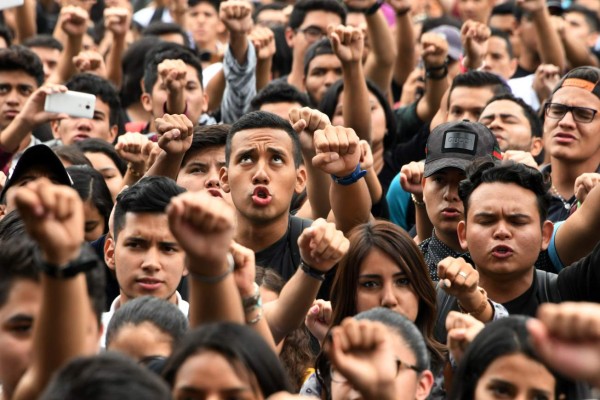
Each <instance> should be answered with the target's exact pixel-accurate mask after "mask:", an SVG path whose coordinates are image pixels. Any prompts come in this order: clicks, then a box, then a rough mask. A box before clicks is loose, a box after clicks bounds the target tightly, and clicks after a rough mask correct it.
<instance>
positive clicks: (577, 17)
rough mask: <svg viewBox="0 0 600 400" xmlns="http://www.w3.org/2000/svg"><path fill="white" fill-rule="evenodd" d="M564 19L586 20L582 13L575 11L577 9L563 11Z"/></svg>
mask: <svg viewBox="0 0 600 400" xmlns="http://www.w3.org/2000/svg"><path fill="white" fill-rule="evenodd" d="M564 19H565V20H567V21H577V22H586V21H585V15H583V14H582V13H580V12H577V11H571V12H568V13H565V15H564Z"/></svg>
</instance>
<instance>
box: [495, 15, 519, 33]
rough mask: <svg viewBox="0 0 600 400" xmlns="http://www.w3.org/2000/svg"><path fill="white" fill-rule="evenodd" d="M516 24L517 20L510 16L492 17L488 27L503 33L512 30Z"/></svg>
mask: <svg viewBox="0 0 600 400" xmlns="http://www.w3.org/2000/svg"><path fill="white" fill-rule="evenodd" d="M516 22H517V19H516V18H515V16H514V15H512V14H504V15H492V16H491V17H490V22H489V26H491V27H493V28H498V29H500V30H503V31H505V30H508V29H511V28H513V27H514V24H515V23H516Z"/></svg>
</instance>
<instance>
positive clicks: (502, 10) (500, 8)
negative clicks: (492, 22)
mask: <svg viewBox="0 0 600 400" xmlns="http://www.w3.org/2000/svg"><path fill="white" fill-rule="evenodd" d="M521 14H522V11H521V8H520V7H517V6H516V5H515V2H514V1H506V2H504V3H500V4H498V5H497V6H494V8H492V14H491V15H490V18H491V17H493V16H494V15H512V16H514V17H515V20H517V21H519V20H521Z"/></svg>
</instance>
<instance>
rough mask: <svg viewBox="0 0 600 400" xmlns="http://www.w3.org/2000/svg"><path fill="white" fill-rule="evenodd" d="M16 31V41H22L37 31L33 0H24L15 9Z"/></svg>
mask: <svg viewBox="0 0 600 400" xmlns="http://www.w3.org/2000/svg"><path fill="white" fill-rule="evenodd" d="M16 16H17V24H16V28H17V32H16V38H15V42H16V43H23V41H24V40H26V39H28V38H30V37H31V36H34V35H35V34H36V32H37V24H36V20H35V0H25V2H24V3H23V5H22V6H21V7H17V9H16Z"/></svg>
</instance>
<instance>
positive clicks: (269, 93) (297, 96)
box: [250, 80, 310, 111]
mask: <svg viewBox="0 0 600 400" xmlns="http://www.w3.org/2000/svg"><path fill="white" fill-rule="evenodd" d="M284 102H286V103H298V104H300V106H301V107H308V106H309V105H310V100H309V99H308V96H307V95H306V93H302V92H301V91H299V90H298V89H297V88H296V86H293V85H290V84H289V83H287V82H286V81H284V80H277V81H272V82H270V83H269V84H268V85H267V86H265V87H264V88H262V89H261V91H260V92H258V93H257V94H256V96H254V98H253V99H252V101H250V110H251V111H258V110H260V108H261V107H262V106H263V105H265V104H272V103H284Z"/></svg>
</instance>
